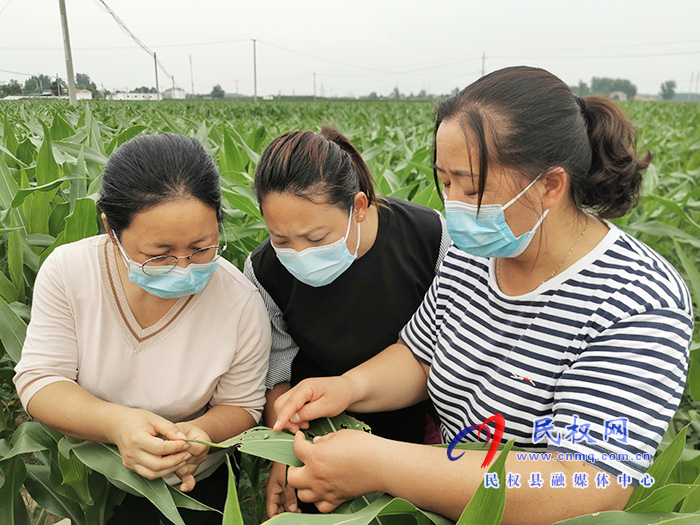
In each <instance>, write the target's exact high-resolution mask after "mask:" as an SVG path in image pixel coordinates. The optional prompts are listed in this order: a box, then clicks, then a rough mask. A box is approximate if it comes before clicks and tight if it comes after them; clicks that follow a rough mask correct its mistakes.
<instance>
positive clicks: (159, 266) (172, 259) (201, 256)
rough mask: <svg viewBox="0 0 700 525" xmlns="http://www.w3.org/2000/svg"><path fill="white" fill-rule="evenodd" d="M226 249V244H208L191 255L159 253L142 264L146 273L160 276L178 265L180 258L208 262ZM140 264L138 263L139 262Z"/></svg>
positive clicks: (202, 262) (195, 262)
mask: <svg viewBox="0 0 700 525" xmlns="http://www.w3.org/2000/svg"><path fill="white" fill-rule="evenodd" d="M225 249H226V245H224V246H218V245H217V246H206V247H204V248H200V249H199V250H197V251H196V252H194V253H192V254H190V255H179V256H178V255H159V256H157V257H151V258H150V259H148V260H147V261H146V262H144V263H143V264H141V265H139V266H141V270H142V271H143V273H145V274H146V275H152V276H158V275H165V274H166V273H170V272H171V271H172V270H174V269H175V267H176V266H177V262H178V260H180V259H188V260H189V261H190V262H191V263H193V264H207V263H211V262H214V261H216V260H217V259H218V258H219V257H221V254H222V253H223V251H224V250H225ZM137 264H138V263H137Z"/></svg>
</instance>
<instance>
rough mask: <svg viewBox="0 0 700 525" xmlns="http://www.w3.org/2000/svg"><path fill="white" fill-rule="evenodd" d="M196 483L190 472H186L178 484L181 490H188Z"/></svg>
mask: <svg viewBox="0 0 700 525" xmlns="http://www.w3.org/2000/svg"><path fill="white" fill-rule="evenodd" d="M195 484H196V481H195V479H194V476H193V475H192V474H187V475H186V476H185V477H184V478H182V485H180V490H181V491H182V492H189V491H191V490H192V489H193V488H194V486H195Z"/></svg>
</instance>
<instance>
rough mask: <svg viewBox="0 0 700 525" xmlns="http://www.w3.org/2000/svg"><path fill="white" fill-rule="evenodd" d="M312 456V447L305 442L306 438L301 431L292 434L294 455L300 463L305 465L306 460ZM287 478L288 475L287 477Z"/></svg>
mask: <svg viewBox="0 0 700 525" xmlns="http://www.w3.org/2000/svg"><path fill="white" fill-rule="evenodd" d="M312 454H313V445H312V444H311V443H309V442H308V441H306V436H305V435H304V433H303V432H302V431H299V432H297V433H296V434H294V455H295V456H296V457H297V458H299V459H300V460H301V462H302V463H307V461H306V460H307V459H308V458H310V457H311V455H312ZM287 477H289V475H287Z"/></svg>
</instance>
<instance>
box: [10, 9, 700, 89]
mask: <svg viewBox="0 0 700 525" xmlns="http://www.w3.org/2000/svg"><path fill="white" fill-rule="evenodd" d="M65 3H66V8H67V18H68V26H69V33H70V41H71V47H72V52H73V64H74V70H75V72H76V73H86V74H88V75H90V77H91V79H92V80H93V81H94V82H95V83H96V84H97V86H98V88H102V87H104V88H105V89H109V90H111V91H115V90H131V89H134V88H137V87H140V86H149V87H150V86H155V65H154V60H153V56H152V55H149V54H148V53H147V51H146V50H144V49H142V48H141V47H139V46H138V45H137V44H136V43H135V42H134V40H133V39H132V38H131V36H129V35H128V34H127V33H126V32H125V31H124V30H122V29H121V28H120V26H119V25H118V24H117V22H116V21H115V19H114V18H113V17H112V16H111V15H110V14H109V12H108V11H107V9H106V8H105V7H104V5H103V4H104V3H106V4H107V5H108V6H109V7H110V8H111V9H112V10H113V11H114V12H115V13H116V15H118V17H119V18H120V19H121V20H122V21H123V22H124V24H125V25H126V26H127V27H128V28H129V30H130V31H131V32H132V33H133V34H134V35H135V36H136V37H137V38H138V39H139V40H140V41H141V42H142V43H143V44H144V45H145V46H146V47H147V48H148V49H149V50H150V51H151V52H155V53H157V56H158V59H159V61H160V63H161V65H162V68H159V72H158V78H159V87H160V89H161V90H163V89H165V88H168V87H172V86H173V85H176V86H177V87H181V88H182V89H184V90H185V91H187V92H188V93H189V92H192V91H194V92H195V93H209V92H211V90H212V87H213V86H214V85H216V84H220V85H221V86H222V87H223V89H224V90H225V91H226V92H228V93H235V92H238V93H241V94H244V95H252V94H253V92H254V88H255V85H254V71H253V69H254V67H253V66H254V61H253V48H254V44H253V39H255V41H256V42H255V51H256V58H257V60H256V65H257V94H258V95H259V96H265V95H278V94H283V95H313V94H314V80H315V83H316V94H317V95H318V96H326V97H329V96H333V97H341V96H363V95H368V94H369V93H371V92H376V93H377V94H379V95H388V94H389V93H390V92H391V91H392V90H394V89H395V88H396V87H398V89H399V90H400V91H401V92H402V93H405V94H409V93H415V94H417V93H419V92H420V91H421V90H425V91H426V92H427V93H429V94H437V95H441V94H447V93H449V92H451V91H452V90H453V89H454V88H460V89H461V88H463V87H465V86H467V85H468V84H470V83H471V82H473V81H474V80H476V79H477V78H479V76H481V73H482V68H483V71H485V72H486V73H488V72H490V71H495V70H497V69H500V68H503V67H506V66H510V65H520V64H525V65H530V66H537V67H543V68H545V69H547V70H549V71H551V72H552V73H554V74H555V75H557V76H559V77H560V78H561V79H562V80H564V81H565V82H567V83H568V84H570V85H575V84H578V82H579V80H583V81H585V82H587V83H589V84H590V80H591V78H592V77H594V76H598V77H604V76H607V77H613V78H626V79H629V80H631V81H632V82H633V83H634V84H635V85H636V86H637V87H638V92H639V93H645V94H658V92H659V89H660V85H661V83H663V82H665V81H667V80H675V81H676V83H677V86H678V87H677V92H688V91H690V90H691V78H692V80H693V85H692V91H695V90H696V82H697V81H696V79H698V78H700V24H698V21H699V20H700V0H664V1H657V2H653V3H652V2H648V1H647V2H645V1H640V0H637V1H631V0H605V1H601V0H585V1H581V0H579V1H576V2H574V1H570V0H537V1H535V0H500V1H499V0H482V1H480V2H477V1H474V0H461V1H460V0H431V1H425V0H424V1H416V0H346V1H343V2H338V1H332V0H325V1H317V0H281V1H280V0H248V1H240V0H198V1H193V0H65ZM39 73H44V74H46V75H49V76H51V77H55V76H56V75H59V76H60V77H63V78H65V77H66V63H65V57H64V50H63V35H62V31H61V23H60V13H59V0H0V83H4V82H7V81H9V80H10V79H17V80H19V81H20V82H21V83H23V82H24V80H26V79H27V78H28V76H27V75H28V74H39ZM314 74H315V75H314Z"/></svg>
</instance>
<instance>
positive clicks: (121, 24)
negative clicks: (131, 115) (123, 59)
mask: <svg viewBox="0 0 700 525" xmlns="http://www.w3.org/2000/svg"><path fill="white" fill-rule="evenodd" d="M94 2H99V3H100V4H102V5H103V6H104V7H105V9H106V10H107V12H108V13H109V14H110V15H112V18H114V20H115V21H116V22H117V25H118V26H119V27H120V28H121V29H122V31H124V32H125V33H126V34H127V35H129V36H130V37H131V39H132V40H133V41H134V42H136V43H137V44H138V46H139V47H140V48H141V49H143V50H144V51H145V52H146V53H148V54H149V55H151V56H152V57H153V60H154V61H155V63H156V65H157V66H158V67H160V69H161V70H162V71H163V73H165V74H166V76H169V77H171V78H172V75H171V74H170V73H168V71H167V70H166V69H165V66H163V63H162V62H161V61H160V60H159V59H158V57H157V55H156V53H155V52H154V51H152V50H151V49H149V48H148V46H147V45H146V44H144V43H143V41H142V40H141V39H140V38H139V37H137V36H136V35H135V34H134V33H133V31H131V29H129V28H128V27H127V25H126V24H125V23H124V21H123V20H122V19H121V18H119V16H118V15H117V14H116V13H115V12H114V11H112V8H111V7H109V6H108V5H107V2H105V0H94ZM157 83H158V81H157V79H156V84H157ZM173 83H174V82H173Z"/></svg>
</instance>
